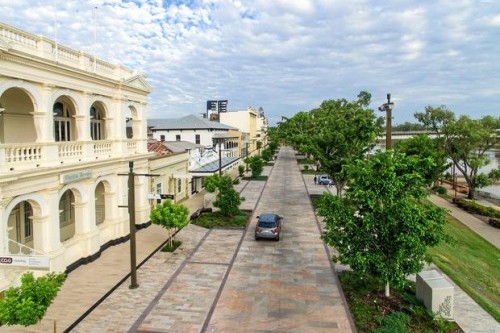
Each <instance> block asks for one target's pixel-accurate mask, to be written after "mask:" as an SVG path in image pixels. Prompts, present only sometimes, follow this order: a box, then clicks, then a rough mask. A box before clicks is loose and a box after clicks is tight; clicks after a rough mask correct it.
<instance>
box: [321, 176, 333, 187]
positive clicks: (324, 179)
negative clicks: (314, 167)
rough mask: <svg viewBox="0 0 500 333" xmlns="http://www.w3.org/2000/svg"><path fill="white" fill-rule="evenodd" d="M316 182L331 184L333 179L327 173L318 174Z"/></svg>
mask: <svg viewBox="0 0 500 333" xmlns="http://www.w3.org/2000/svg"><path fill="white" fill-rule="evenodd" d="M318 184H319V185H330V184H333V180H332V179H331V178H330V176H328V175H319V177H318Z"/></svg>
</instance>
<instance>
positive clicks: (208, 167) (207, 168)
mask: <svg viewBox="0 0 500 333" xmlns="http://www.w3.org/2000/svg"><path fill="white" fill-rule="evenodd" d="M239 159H240V158H239V157H223V158H221V166H222V169H224V168H225V167H227V166H228V165H231V164H233V163H234V162H236V161H238V160H239ZM218 170H219V160H216V161H213V162H210V163H207V164H205V165H203V166H201V167H200V168H198V169H195V170H191V171H189V172H190V173H213V172H216V171H218Z"/></svg>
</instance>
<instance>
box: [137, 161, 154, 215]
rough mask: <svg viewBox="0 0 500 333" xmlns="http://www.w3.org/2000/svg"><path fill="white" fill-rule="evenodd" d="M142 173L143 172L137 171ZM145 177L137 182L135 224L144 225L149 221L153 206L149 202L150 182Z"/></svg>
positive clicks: (139, 178)
mask: <svg viewBox="0 0 500 333" xmlns="http://www.w3.org/2000/svg"><path fill="white" fill-rule="evenodd" d="M137 173H142V171H137ZM146 178H147V177H145V176H139V177H137V178H136V180H135V189H134V190H135V223H136V224H142V223H146V222H148V221H149V214H150V210H151V206H150V205H149V202H148V181H147V179H146Z"/></svg>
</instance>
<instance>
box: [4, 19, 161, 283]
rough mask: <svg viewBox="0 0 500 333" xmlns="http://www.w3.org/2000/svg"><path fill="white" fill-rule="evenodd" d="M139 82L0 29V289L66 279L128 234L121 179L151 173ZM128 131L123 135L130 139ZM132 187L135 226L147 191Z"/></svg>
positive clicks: (143, 216) (142, 185) (143, 215)
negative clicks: (51, 276)
mask: <svg viewBox="0 0 500 333" xmlns="http://www.w3.org/2000/svg"><path fill="white" fill-rule="evenodd" d="M150 92H151V88H150V86H149V85H148V84H147V83H146V81H145V79H144V77H143V76H142V75H141V74H138V73H135V72H133V71H131V70H129V69H126V68H124V67H122V66H120V65H113V64H110V63H107V62H105V61H102V60H99V59H96V58H95V57H93V56H92V55H89V54H86V53H83V52H80V51H77V50H73V49H70V48H68V47H65V46H63V45H58V44H57V43H55V42H54V41H52V40H50V39H47V38H45V37H40V36H37V35H33V34H30V33H28V32H25V31H22V30H19V29H16V28H13V27H11V26H8V25H5V24H0V252H1V256H2V257H4V258H10V259H6V260H4V262H2V263H1V264H0V290H4V289H5V288H7V287H9V286H10V285H13V284H16V283H17V282H18V280H19V277H20V275H21V274H22V273H23V272H24V271H25V270H27V269H39V272H40V273H43V272H46V271H69V270H71V269H73V268H74V267H76V266H77V265H78V264H79V263H82V262H86V261H89V260H93V258H95V257H97V256H98V255H99V254H100V252H101V251H102V250H104V249H105V248H106V247H108V246H109V245H112V244H114V243H116V242H120V241H123V240H125V239H126V237H127V235H128V234H129V229H130V228H129V215H128V211H127V209H126V208H119V206H122V205H127V198H128V195H127V193H128V186H127V177H126V175H127V173H128V172H129V171H130V168H129V166H130V163H129V162H132V164H133V168H134V171H135V172H136V173H147V172H148V170H149V167H148V157H149V156H150V155H151V154H149V153H148V150H147V120H146V119H147V96H148V94H149V93H150ZM127 128H128V129H129V130H127ZM144 178H145V177H142V178H141V177H137V179H136V184H135V189H134V190H135V191H136V192H135V193H136V195H135V198H136V202H135V216H136V223H137V224H141V223H145V222H147V221H148V220H149V202H148V196H147V194H148V193H149V188H148V187H149V186H148V180H147V179H144Z"/></svg>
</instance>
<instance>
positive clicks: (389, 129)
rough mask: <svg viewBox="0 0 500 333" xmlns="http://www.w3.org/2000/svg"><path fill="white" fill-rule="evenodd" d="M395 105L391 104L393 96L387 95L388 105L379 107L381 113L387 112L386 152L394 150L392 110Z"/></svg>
mask: <svg viewBox="0 0 500 333" xmlns="http://www.w3.org/2000/svg"><path fill="white" fill-rule="evenodd" d="M393 108H394V103H393V102H391V94H387V103H384V104H382V105H381V106H379V107H378V109H379V111H385V114H386V122H385V150H389V149H392V109H393Z"/></svg>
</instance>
